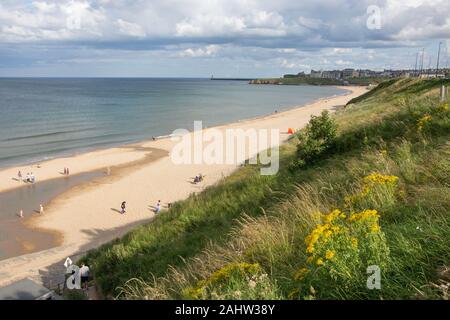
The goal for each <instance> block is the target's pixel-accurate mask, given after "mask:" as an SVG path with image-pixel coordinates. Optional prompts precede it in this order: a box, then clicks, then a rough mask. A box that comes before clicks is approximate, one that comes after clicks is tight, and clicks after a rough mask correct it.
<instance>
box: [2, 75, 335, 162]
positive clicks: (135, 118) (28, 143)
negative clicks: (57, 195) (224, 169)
mask: <svg viewBox="0 0 450 320" xmlns="http://www.w3.org/2000/svg"><path fill="white" fill-rule="evenodd" d="M342 93H344V90H340V89H337V88H334V87H315V86H267V85H266V86H257V85H249V84H247V82H244V81H211V80H209V79H208V80H206V79H155V78H152V79H129V78H127V79H46V78H39V79H33V78H26V79H18V78H16V79H0V114H1V116H0V167H7V166H12V165H18V164H26V163H30V162H36V161H42V160H45V159H49V158H53V157H56V156H61V155H68V154H73V153H75V152H81V151H87V150H92V149H97V148H104V147H110V146H116V145H121V144H125V143H131V142H137V141H141V140H145V139H149V138H151V137H152V136H160V135H166V134H170V133H171V132H172V131H173V130H174V129H177V128H186V129H188V130H190V129H192V126H193V121H194V120H202V121H203V123H204V126H214V125H218V124H223V123H227V122H231V121H236V120H239V119H247V118H252V117H256V116H259V115H264V114H268V113H272V112H273V111H274V110H283V109H287V108H289V107H292V106H296V105H300V104H305V103H308V102H311V101H313V100H315V99H318V98H321V97H327V96H332V95H335V94H342Z"/></svg>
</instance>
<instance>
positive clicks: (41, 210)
mask: <svg viewBox="0 0 450 320" xmlns="http://www.w3.org/2000/svg"><path fill="white" fill-rule="evenodd" d="M39 213H40V214H44V206H43V205H42V204H41V205H40V208H39Z"/></svg>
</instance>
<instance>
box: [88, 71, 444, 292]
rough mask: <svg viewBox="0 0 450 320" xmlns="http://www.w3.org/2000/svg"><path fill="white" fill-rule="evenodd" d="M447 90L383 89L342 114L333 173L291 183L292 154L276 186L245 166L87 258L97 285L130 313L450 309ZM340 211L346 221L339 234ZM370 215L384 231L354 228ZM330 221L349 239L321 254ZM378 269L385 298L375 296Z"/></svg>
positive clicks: (307, 172)
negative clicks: (194, 302)
mask: <svg viewBox="0 0 450 320" xmlns="http://www.w3.org/2000/svg"><path fill="white" fill-rule="evenodd" d="M440 84H441V82H438V81H431V82H426V81H411V80H398V81H390V82H387V83H383V84H381V85H380V86H379V88H378V89H375V90H374V92H372V93H371V94H369V95H367V96H366V97H365V98H363V99H360V100H358V101H356V102H355V101H353V102H352V103H351V104H349V105H348V106H347V107H346V109H345V110H343V111H340V112H338V113H337V114H336V118H335V119H336V122H337V124H338V128H339V129H338V134H337V137H336V142H335V146H334V148H333V150H332V151H331V152H328V153H327V156H326V157H325V158H324V159H321V160H320V161H318V162H315V163H313V164H311V165H308V166H306V167H305V168H302V169H299V170H296V171H294V172H293V171H292V170H289V164H290V163H291V162H292V161H293V160H294V159H295V157H296V156H297V152H296V139H293V140H291V141H290V142H289V143H288V144H286V145H285V146H283V148H282V150H281V153H280V154H281V156H282V163H281V166H280V168H281V169H280V172H279V174H278V175H276V176H272V177H263V176H260V175H259V174H258V168H257V167H256V166H246V167H244V168H242V169H241V170H239V171H238V172H236V173H235V174H234V175H232V176H231V177H229V178H226V179H224V181H222V182H221V183H220V184H219V185H217V186H214V187H212V188H209V189H208V190H206V191H205V192H204V193H203V194H201V195H197V196H192V197H190V198H189V199H187V200H186V201H182V202H180V203H177V204H176V205H175V207H174V208H173V209H171V210H170V211H169V212H165V213H164V214H163V215H161V216H159V217H158V218H157V219H156V221H155V222H153V223H151V224H149V225H146V226H143V227H140V228H138V229H137V230H135V231H133V232H131V233H130V234H129V235H127V236H126V237H124V238H123V239H120V240H117V241H116V242H114V243H112V244H109V245H106V246H105V247H103V248H101V249H99V250H97V251H95V252H92V253H91V254H89V255H88V256H87V258H86V259H87V260H88V263H90V264H91V266H92V267H93V270H94V272H95V277H96V281H97V283H98V284H99V285H100V287H101V289H102V290H103V291H104V293H106V294H109V295H110V296H117V297H118V298H123V299H143V298H144V299H261V298H266V299H329V298H337V299H398V298H423V299H430V298H446V297H447V298H448V283H449V281H450V279H449V278H450V274H449V271H448V268H449V266H450V256H449V252H448V248H449V247H450V232H449V230H450V216H449V215H450V213H449V212H450V210H449V209H450V196H449V195H450V192H449V191H450V190H449V183H450V179H449V178H450V177H449V170H448V168H449V161H448V160H449V159H448V156H449V142H448V141H449V140H448V139H449V136H450V130H449V129H450V123H449V112H448V109H447V110H445V108H440V106H441V105H440V104H439V102H438V97H437V90H436V88H437V87H438V86H439V85H440ZM426 115H430V118H429V120H426V121H425V122H426V123H425V124H423V125H421V119H423V118H424V116H426ZM427 119H428V118H427ZM368 177H369V178H368ZM383 177H384V178H383ZM386 177H395V178H391V179H389V178H386ZM383 179H384V180H383ZM391 180H392V181H391ZM389 181H391V182H389ZM335 209H340V210H341V212H342V216H340V217H335V218H333V219H334V220H333V221H331V220H330V217H329V216H327V214H328V213H330V212H333V210H335ZM364 210H372V211H376V215H377V216H379V217H378V218H375V215H373V214H372V215H371V214H364V215H363V214H361V215H360V216H354V218H353V220H351V219H352V218H350V217H351V216H352V214H355V213H359V212H361V213H363V212H365V211H364ZM372 211H370V212H369V211H367V212H366V213H371V212H372ZM372 213H373V212H372ZM327 217H328V218H327ZM327 219H328V220H327ZM329 220H330V221H331V222H330V221H329ZM356 220H357V221H358V224H356V222H354V221H356ZM327 221H328V222H330V223H329V225H330V227H332V226H334V227H336V226H340V227H341V230H346V231H345V232H339V231H337V230H338V228H336V232H335V233H330V234H326V236H327V237H329V238H327V239H326V241H322V240H323V239H325V236H324V234H325V233H327V230H328V229H327V228H328V227H323V228H322V227H320V226H324V225H325V224H327V223H326V222H327ZM351 221H353V222H351ZM366 227H367V228H369V229H365V228H366ZM322 229H323V230H322ZM314 230H316V233H317V234H319V236H318V240H317V241H315V242H314V250H315V251H313V252H308V248H307V246H308V245H307V243H308V242H307V241H306V243H305V239H311V237H309V238H308V236H310V235H311V234H312V233H314V232H315V231H314ZM317 230H318V231H317ZM330 230H331V229H330ZM333 230H334V229H333ZM370 230H372V231H370ZM319 231H320V232H319ZM372 233H373V234H372ZM353 238H355V240H353ZM353 241H354V243H357V245H356V246H352V242H353ZM310 251H311V250H310ZM325 256H326V257H325ZM312 257H313V261H312ZM327 257H328V258H329V259H328V258H327ZM348 257H353V258H351V259H348ZM319 259H320V261H318V260H319ZM373 262H376V263H377V264H380V265H381V266H382V273H381V275H382V279H381V284H382V288H381V290H369V289H368V288H367V287H366V282H365V279H366V278H367V274H366V264H368V263H373ZM249 266H251V267H249Z"/></svg>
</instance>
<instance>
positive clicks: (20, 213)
mask: <svg viewBox="0 0 450 320" xmlns="http://www.w3.org/2000/svg"><path fill="white" fill-rule="evenodd" d="M39 214H44V206H43V205H42V204H40V205H39ZM18 216H19V218H25V216H24V214H23V209H20V211H19V214H18Z"/></svg>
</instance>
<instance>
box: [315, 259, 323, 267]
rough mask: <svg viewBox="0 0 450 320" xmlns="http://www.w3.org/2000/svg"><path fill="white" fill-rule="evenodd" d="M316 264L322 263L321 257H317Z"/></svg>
mask: <svg viewBox="0 0 450 320" xmlns="http://www.w3.org/2000/svg"><path fill="white" fill-rule="evenodd" d="M316 264H317V265H318V266H321V265H323V260H322V258H319V259H317V261H316Z"/></svg>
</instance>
